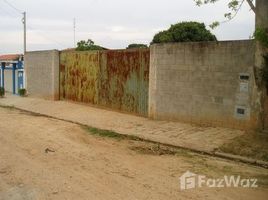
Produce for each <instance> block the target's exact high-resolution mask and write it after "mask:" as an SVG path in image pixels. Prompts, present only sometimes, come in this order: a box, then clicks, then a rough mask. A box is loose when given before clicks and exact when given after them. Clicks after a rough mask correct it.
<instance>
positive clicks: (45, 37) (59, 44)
mask: <svg viewBox="0 0 268 200" xmlns="http://www.w3.org/2000/svg"><path fill="white" fill-rule="evenodd" d="M27 27H28V28H29V29H30V30H31V31H34V32H36V33H38V34H39V35H41V36H42V37H43V38H44V39H46V40H49V41H51V42H53V43H55V44H57V45H58V46H60V47H62V48H66V47H67V46H66V45H64V44H62V43H60V42H58V41H56V40H54V39H52V38H50V37H48V36H46V35H45V34H43V33H42V32H41V31H40V30H36V29H34V28H33V27H31V26H28V25H27Z"/></svg>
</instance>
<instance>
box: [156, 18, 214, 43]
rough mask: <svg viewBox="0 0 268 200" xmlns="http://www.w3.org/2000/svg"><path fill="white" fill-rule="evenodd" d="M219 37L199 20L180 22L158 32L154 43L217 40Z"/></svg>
mask: <svg viewBox="0 0 268 200" xmlns="http://www.w3.org/2000/svg"><path fill="white" fill-rule="evenodd" d="M216 40H217V38H216V36H215V35H213V34H212V33H211V32H210V31H209V30H207V29H206V26H205V24H204V23H199V22H180V23H177V24H174V25H171V27H170V28H169V29H168V30H164V31H161V32H159V33H157V34H156V35H155V36H154V38H153V41H152V43H165V42H199V41H216Z"/></svg>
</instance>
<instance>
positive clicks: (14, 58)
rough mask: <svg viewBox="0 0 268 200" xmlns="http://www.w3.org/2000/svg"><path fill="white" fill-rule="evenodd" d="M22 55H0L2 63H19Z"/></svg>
mask: <svg viewBox="0 0 268 200" xmlns="http://www.w3.org/2000/svg"><path fill="white" fill-rule="evenodd" d="M22 56H23V55H22V54H6V55H0V61H1V60H2V61H18V60H20V58H21V57H22Z"/></svg>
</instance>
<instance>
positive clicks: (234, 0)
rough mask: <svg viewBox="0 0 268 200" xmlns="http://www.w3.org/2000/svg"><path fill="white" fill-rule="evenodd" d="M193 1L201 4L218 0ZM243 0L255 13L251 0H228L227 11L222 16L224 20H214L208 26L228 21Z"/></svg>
mask: <svg viewBox="0 0 268 200" xmlns="http://www.w3.org/2000/svg"><path fill="white" fill-rule="evenodd" d="M194 1H195V3H196V5H197V6H201V5H203V4H210V3H216V2H218V1H219V0H194ZM245 1H246V2H247V3H248V5H249V6H250V8H251V10H252V11H253V12H254V13H255V12H256V8H255V6H254V4H253V0H229V1H228V8H229V11H228V12H226V13H225V14H224V17H225V19H226V20H225V21H222V22H219V21H215V22H213V23H211V24H210V25H209V26H210V28H212V29H214V28H216V27H217V26H219V25H220V23H224V22H228V21H230V20H232V19H233V18H234V17H235V16H236V15H237V13H238V11H239V10H240V9H241V7H242V5H243V3H244V2H245Z"/></svg>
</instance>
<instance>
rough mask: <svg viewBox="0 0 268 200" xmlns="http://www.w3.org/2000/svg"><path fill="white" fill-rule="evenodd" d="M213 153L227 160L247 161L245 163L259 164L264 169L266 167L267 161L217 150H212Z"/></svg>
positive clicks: (267, 165)
mask: <svg viewBox="0 0 268 200" xmlns="http://www.w3.org/2000/svg"><path fill="white" fill-rule="evenodd" d="M214 155H215V156H217V157H221V158H226V159H229V160H235V161H239V162H243V163H247V164H251V165H256V166H260V167H263V168H265V169H268V162H266V161H263V160H256V159H253V158H248V157H244V156H239V155H234V154H229V153H223V152H218V151H216V152H214Z"/></svg>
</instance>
